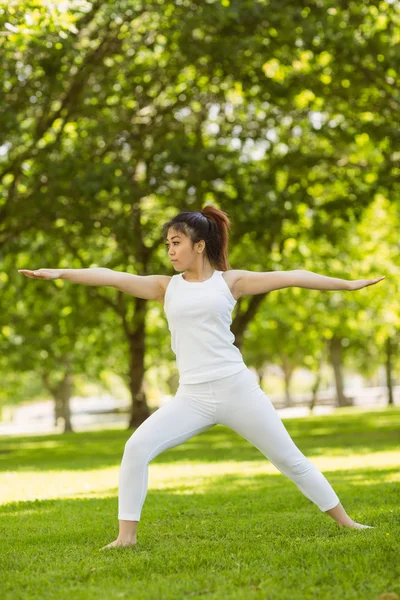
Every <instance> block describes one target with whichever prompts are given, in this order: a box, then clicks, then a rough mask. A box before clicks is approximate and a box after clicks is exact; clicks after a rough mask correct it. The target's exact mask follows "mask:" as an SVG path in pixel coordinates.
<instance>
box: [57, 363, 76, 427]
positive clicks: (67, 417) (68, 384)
mask: <svg viewBox="0 0 400 600" xmlns="http://www.w3.org/2000/svg"><path fill="white" fill-rule="evenodd" d="M66 366H67V370H66V372H65V375H64V378H63V380H62V381H60V383H59V384H58V386H57V387H56V389H55V390H54V400H55V403H56V406H57V404H58V405H59V407H60V409H59V410H60V416H61V417H62V419H63V421H64V431H63V433H73V429H72V423H71V407H70V399H71V396H72V387H73V374H72V368H71V363H70V361H67V363H66Z"/></svg>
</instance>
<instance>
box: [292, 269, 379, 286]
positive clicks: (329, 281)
mask: <svg viewBox="0 0 400 600" xmlns="http://www.w3.org/2000/svg"><path fill="white" fill-rule="evenodd" d="M292 272H293V273H296V275H295V278H294V281H295V283H293V284H292V285H294V286H295V287H302V288H309V289H311V290H347V291H353V290H359V289H361V288H363V287H367V286H368V285H374V283H378V281H382V279H385V277H378V278H377V279H356V280H353V281H351V280H348V279H339V278H337V277H327V276H326V275H319V274H318V273H313V272H312V271H303V270H302V269H298V270H296V271H292Z"/></svg>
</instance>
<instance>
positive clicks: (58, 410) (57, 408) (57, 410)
mask: <svg viewBox="0 0 400 600" xmlns="http://www.w3.org/2000/svg"><path fill="white" fill-rule="evenodd" d="M62 416H63V410H62V402H61V401H60V399H59V398H54V427H57V426H58V420H59V419H61V418H62Z"/></svg>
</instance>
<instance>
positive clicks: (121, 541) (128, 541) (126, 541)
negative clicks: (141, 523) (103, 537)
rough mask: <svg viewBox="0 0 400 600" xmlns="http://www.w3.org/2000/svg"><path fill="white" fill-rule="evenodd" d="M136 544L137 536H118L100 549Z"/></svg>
mask: <svg viewBox="0 0 400 600" xmlns="http://www.w3.org/2000/svg"><path fill="white" fill-rule="evenodd" d="M135 544H136V537H135V538H133V539H120V538H117V539H116V540H114V541H113V542H111V544H107V546H103V548H100V550H106V549H107V548H119V547H125V546H134V545H135Z"/></svg>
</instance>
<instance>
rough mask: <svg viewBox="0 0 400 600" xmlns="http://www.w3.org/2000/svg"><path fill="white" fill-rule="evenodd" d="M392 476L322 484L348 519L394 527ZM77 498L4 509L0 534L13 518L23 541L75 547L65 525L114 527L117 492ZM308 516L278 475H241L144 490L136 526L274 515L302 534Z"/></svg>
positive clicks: (354, 473)
mask: <svg viewBox="0 0 400 600" xmlns="http://www.w3.org/2000/svg"><path fill="white" fill-rule="evenodd" d="M397 473H398V469H394V468H387V469H385V468H383V469H352V470H350V471H346V470H337V471H334V472H330V473H329V477H328V480H329V482H330V483H331V485H332V487H333V488H334V490H335V491H336V493H337V494H338V496H339V499H340V501H341V503H342V504H343V506H344V507H345V508H346V510H347V511H348V512H349V514H350V515H351V516H353V518H360V515H367V514H370V515H376V516H378V515H379V519H381V518H382V519H387V520H388V521H392V520H394V519H395V518H396V519H397V523H398V517H399V516H400V507H399V504H398V484H397V483H395V482H390V478H391V475H393V474H397ZM83 494H85V495H86V496H88V493H87V492H82V495H83ZM80 495H81V494H80V493H77V494H71V496H70V497H68V498H63V499H49V500H33V501H19V502H11V503H9V504H6V505H4V506H2V510H1V513H0V528H1V529H3V528H4V527H6V525H7V521H8V519H10V517H16V518H18V519H23V527H21V529H22V532H23V534H24V535H25V534H26V535H27V541H29V539H30V533H34V532H36V531H38V532H39V531H40V532H41V533H43V532H46V535H47V533H49V532H50V530H52V531H54V532H56V531H59V535H60V536H62V537H65V539H66V540H68V539H70V540H71V541H72V540H74V541H76V537H75V536H76V534H73V535H71V536H70V533H69V529H70V525H71V530H77V529H79V527H78V524H79V523H80V526H81V527H82V535H84V536H85V535H86V534H87V533H88V532H92V531H95V530H96V529H97V528H98V527H100V529H105V528H106V526H105V524H106V523H108V525H107V527H109V524H110V523H114V524H117V523H118V521H117V489H115V488H113V489H109V490H107V491H103V492H101V493H100V495H101V497H97V494H96V492H93V497H86V498H80ZM310 511H311V512H314V514H318V513H321V512H322V511H320V510H319V508H318V507H317V506H316V505H315V504H314V503H313V502H311V501H310V500H308V499H307V498H306V497H305V496H304V495H303V494H302V493H301V492H300V490H299V489H298V488H297V486H296V485H295V484H294V483H293V482H292V481H291V480H290V479H288V478H287V477H285V476H284V475H282V474H281V473H279V472H277V473H276V474H272V475H271V474H251V475H246V474H245V473H241V474H240V475H239V474H238V475H236V474H227V475H218V476H215V475H214V476H212V477H207V476H205V477H204V479H203V481H202V483H200V484H198V485H196V484H195V485H192V486H185V485H184V484H183V485H179V486H171V487H168V488H167V489H149V490H148V493H147V496H146V499H145V502H144V505H143V510H142V515H141V521H144V523H145V524H146V526H150V527H151V526H156V524H158V523H161V522H165V523H166V524H167V523H169V524H170V526H171V529H173V530H174V531H175V529H176V530H178V531H179V527H180V526H182V522H184V521H185V519H193V520H194V523H196V524H197V521H198V519H200V520H201V522H202V523H203V524H204V523H205V522H206V521H207V519H208V518H209V519H210V524H211V522H212V525H213V527H214V528H215V527H216V528H217V530H218V527H219V522H220V518H221V519H222V520H223V519H226V518H227V517H231V518H235V519H237V518H240V519H241V520H244V521H248V522H249V523H257V522H258V523H261V522H264V523H266V522H267V521H268V520H270V518H272V515H275V516H274V517H273V519H275V518H276V513H279V515H280V517H282V518H285V517H287V516H290V517H291V518H292V519H297V518H299V519H300V521H301V520H303V518H304V526H305V528H307V529H308V525H307V523H306V521H307V518H309V516H310ZM356 513H357V515H358V517H356ZM322 514H323V513H322ZM396 515H397V517H396ZM38 517H40V519H39V520H38ZM216 517H217V519H216ZM204 519H205V521H204ZM379 519H378V521H379ZM172 520H173V521H174V524H172ZM88 521H89V523H88ZM72 524H74V525H73V526H72ZM369 524H372V525H374V523H369ZM376 524H377V525H378V522H377V523H376ZM194 526H196V525H195V524H194ZM64 528H65V529H64ZM222 530H223V527H222V529H221V531H222ZM178 535H179V534H178ZM276 535H277V536H279V535H283V532H282V531H277V532H276ZM32 541H33V538H32Z"/></svg>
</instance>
